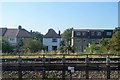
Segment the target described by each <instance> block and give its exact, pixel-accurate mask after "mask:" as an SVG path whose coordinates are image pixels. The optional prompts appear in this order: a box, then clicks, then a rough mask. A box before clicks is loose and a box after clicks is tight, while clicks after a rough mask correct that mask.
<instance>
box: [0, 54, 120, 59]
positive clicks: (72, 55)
mask: <svg viewBox="0 0 120 80" xmlns="http://www.w3.org/2000/svg"><path fill="white" fill-rule="evenodd" d="M16 54H18V53H16ZM16 54H15V53H14V54H4V55H1V56H0V58H11V59H12V58H19V56H18V55H16ZM20 54H21V53H20ZM43 55H45V58H63V54H62V53H24V54H23V53H22V54H21V55H20V57H21V58H43ZM64 55H65V58H85V57H86V56H87V55H88V57H89V58H106V57H107V56H108V54H86V53H70V54H65V53H64ZM109 55H110V54H109ZM110 57H114V58H115V57H116V58H119V57H120V55H114V54H113V55H110Z"/></svg>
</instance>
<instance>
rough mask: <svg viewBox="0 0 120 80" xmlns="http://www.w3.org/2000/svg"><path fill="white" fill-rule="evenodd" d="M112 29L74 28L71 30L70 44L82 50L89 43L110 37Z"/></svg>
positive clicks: (97, 42)
mask: <svg viewBox="0 0 120 80" xmlns="http://www.w3.org/2000/svg"><path fill="white" fill-rule="evenodd" d="M112 34H113V30H109V29H74V30H73V31H72V43H71V44H72V46H74V48H75V49H76V50H77V51H79V52H84V50H85V49H86V47H87V46H88V45H89V44H99V42H100V39H102V38H112Z"/></svg>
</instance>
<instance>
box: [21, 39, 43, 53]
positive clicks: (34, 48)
mask: <svg viewBox="0 0 120 80" xmlns="http://www.w3.org/2000/svg"><path fill="white" fill-rule="evenodd" d="M23 49H24V50H25V51H26V52H28V51H30V52H38V51H41V50H43V45H42V43H41V42H40V41H39V40H36V39H29V40H27V41H25V43H24V45H23Z"/></svg>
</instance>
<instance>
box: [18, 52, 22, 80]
mask: <svg viewBox="0 0 120 80" xmlns="http://www.w3.org/2000/svg"><path fill="white" fill-rule="evenodd" d="M21 61H22V60H21V57H20V54H19V59H18V63H19V66H18V69H19V70H18V78H19V80H22V69H21Z"/></svg>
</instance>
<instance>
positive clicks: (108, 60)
mask: <svg viewBox="0 0 120 80" xmlns="http://www.w3.org/2000/svg"><path fill="white" fill-rule="evenodd" d="M106 67H107V79H110V58H109V55H108V57H107V58H106Z"/></svg>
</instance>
